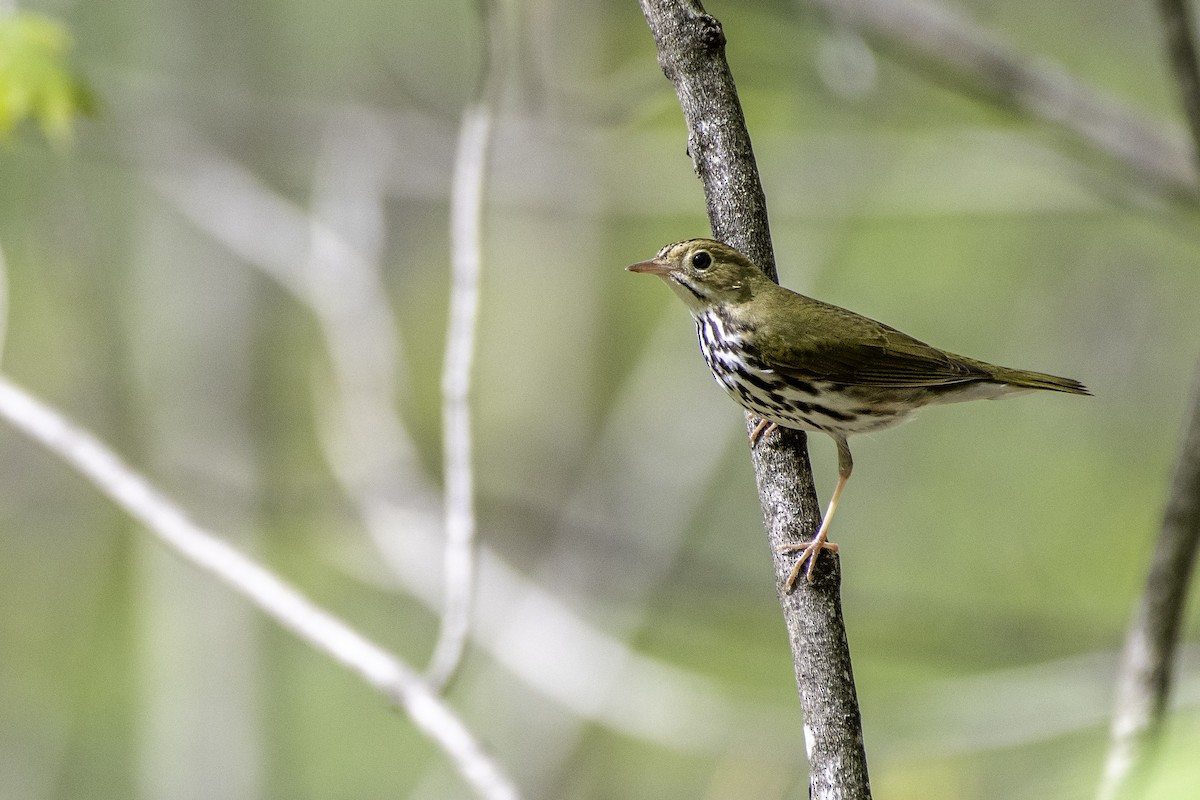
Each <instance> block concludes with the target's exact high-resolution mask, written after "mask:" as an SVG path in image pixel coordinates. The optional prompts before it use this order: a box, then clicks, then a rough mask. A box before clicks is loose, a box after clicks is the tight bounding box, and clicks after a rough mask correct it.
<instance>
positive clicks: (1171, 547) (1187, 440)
mask: <svg viewBox="0 0 1200 800" xmlns="http://www.w3.org/2000/svg"><path fill="white" fill-rule="evenodd" d="M1198 549H1200V371H1198V372H1197V379H1196V383H1195V389H1194V391H1193V398H1192V409H1191V418H1190V420H1189V421H1188V425H1187V430H1186V431H1185V433H1184V437H1183V446H1182V448H1181V449H1180V452H1179V460H1178V462H1177V463H1176V466H1175V477H1174V479H1173V481H1172V483H1171V494H1170V496H1169V497H1168V499H1167V507H1166V511H1165V512H1164V514H1163V521H1162V530H1161V531H1160V532H1159V536H1158V541H1157V543H1156V544H1155V546H1154V553H1153V555H1152V556H1151V558H1150V572H1149V574H1148V575H1147V576H1146V588H1145V590H1144V591H1143V592H1142V599H1141V603H1140V604H1139V606H1138V609H1137V612H1136V613H1135V614H1134V619H1133V622H1132V624H1131V625H1130V628H1129V635H1128V637H1127V638H1126V640H1125V651H1124V653H1123V654H1122V656H1121V667H1120V671H1119V673H1118V677H1117V705H1116V713H1115V715H1114V717H1113V722H1112V741H1111V743H1110V745H1109V751H1108V757H1107V759H1106V762H1105V765H1104V778H1103V781H1102V784H1101V788H1100V792H1099V795H1098V796H1099V797H1100V798H1102V800H1111V799H1112V798H1117V797H1121V796H1123V795H1124V793H1125V792H1126V791H1127V790H1128V789H1129V788H1131V787H1132V786H1133V785H1134V784H1135V783H1136V779H1137V777H1138V776H1139V775H1140V774H1142V773H1143V771H1144V768H1145V766H1146V762H1147V760H1148V757H1149V755H1150V753H1151V751H1152V750H1153V748H1154V744H1155V741H1156V740H1157V738H1158V734H1159V732H1160V730H1161V728H1162V721H1163V714H1164V712H1165V711H1166V707H1167V698H1168V694H1169V691H1170V688H1171V683H1172V672H1173V667H1174V663H1175V654H1176V651H1177V650H1178V646H1179V626H1180V623H1181V621H1182V617H1183V611H1184V606H1185V604H1186V600H1187V592H1188V584H1189V582H1190V580H1191V577H1192V572H1193V571H1194V570H1195V566H1196V553H1197V550H1198Z"/></svg>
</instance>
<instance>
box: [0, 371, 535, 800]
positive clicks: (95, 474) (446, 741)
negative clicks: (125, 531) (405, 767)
mask: <svg viewBox="0 0 1200 800" xmlns="http://www.w3.org/2000/svg"><path fill="white" fill-rule="evenodd" d="M0 415H3V416H4V418H5V419H6V420H8V422H9V424H10V425H12V426H13V427H15V428H17V429H18V430H20V431H21V432H23V433H24V434H26V435H27V436H29V437H31V438H33V439H35V440H37V441H38V442H40V443H41V444H42V445H43V446H44V447H45V448H46V449H47V450H49V451H50V452H52V453H54V454H55V455H57V456H58V457H59V458H61V459H63V460H64V461H65V462H66V463H67V464H68V465H70V466H71V467H72V468H73V469H75V470H76V471H78V472H79V473H80V474H82V475H83V477H85V478H86V479H87V480H88V481H90V482H91V483H92V484H93V485H94V486H95V487H96V488H97V489H99V490H100V491H101V492H102V493H103V494H104V495H106V496H107V497H108V498H109V499H110V500H112V501H113V502H114V503H116V504H117V505H118V506H119V507H121V509H122V510H124V511H125V513H127V514H129V515H130V516H131V517H133V518H134V519H136V520H137V521H138V522H140V523H141V524H142V525H143V526H144V527H145V528H146V529H147V530H148V531H149V532H150V533H152V534H153V535H155V536H156V537H157V538H158V539H159V540H160V541H161V542H162V543H163V544H164V545H165V546H166V547H168V548H170V549H171V550H172V551H173V552H175V553H176V554H178V555H179V556H180V557H182V558H184V559H186V560H188V561H190V562H191V563H192V564H193V565H194V566H196V567H198V568H199V569H201V570H203V571H205V572H207V573H208V574H209V575H211V576H212V577H214V578H216V579H218V580H220V581H221V582H222V583H223V584H225V585H226V586H227V587H228V588H230V589H232V590H234V591H236V592H237V593H239V594H241V595H242V596H243V597H245V598H246V599H247V600H249V601H250V602H252V603H253V604H254V605H256V606H257V607H258V608H259V610H260V611H262V612H263V613H264V614H266V615H267V616H269V617H271V618H272V619H274V620H275V621H276V622H278V623H279V624H280V625H282V626H283V627H284V628H287V629H288V630H290V631H291V632H292V633H294V634H295V635H296V636H297V637H299V638H300V639H301V640H303V641H304V642H305V643H307V644H308V645H309V646H310V647H312V648H313V649H315V650H317V651H319V652H322V653H324V654H325V655H327V656H329V657H330V658H332V659H333V660H334V661H336V662H338V663H339V664H341V665H342V666H344V667H346V668H347V669H349V670H350V671H352V672H354V673H356V674H357V675H358V676H359V677H360V678H362V679H363V680H364V681H365V682H366V683H367V684H368V685H370V686H371V687H373V688H374V689H376V690H377V691H378V692H380V693H381V694H383V695H384V696H385V697H387V698H388V700H389V701H390V702H392V703H395V704H396V705H397V706H399V707H400V708H402V709H403V710H404V711H405V712H406V713H407V714H408V716H409V718H410V719H411V720H412V722H413V724H414V725H416V726H417V727H418V728H419V729H420V730H421V731H422V732H423V733H425V734H426V735H427V736H429V737H430V738H431V739H432V740H433V741H434V742H436V743H437V744H438V746H439V747H441V748H442V750H443V751H444V752H445V754H446V756H447V757H449V759H450V760H451V761H452V762H453V763H454V765H455V766H456V768H457V769H458V770H459V771H460V773H461V774H462V777H463V778H464V779H465V780H466V781H467V783H469V784H470V785H471V786H472V787H473V788H474V790H475V792H476V794H477V795H478V796H479V797H484V798H489V800H516V798H517V797H518V794H517V791H516V788H515V786H514V785H513V784H512V782H511V780H510V779H509V778H508V776H507V775H505V773H504V772H503V770H502V769H501V768H500V766H499V764H497V763H496V762H495V761H494V760H493V759H492V757H491V756H490V755H488V754H487V753H486V752H485V751H484V750H483V749H482V748H481V747H480V745H479V743H478V741H476V739H475V737H474V735H473V734H472V733H471V731H470V730H469V729H468V728H467V727H466V726H465V725H464V724H463V722H462V720H461V719H460V718H459V717H458V715H457V714H455V713H454V712H453V711H452V710H451V709H450V707H449V706H447V705H446V704H445V703H444V702H442V701H441V700H439V699H438V698H437V696H436V694H435V692H434V691H433V689H432V688H431V687H430V686H429V685H428V684H427V683H425V682H424V680H422V678H421V677H420V676H419V675H418V674H417V673H416V672H414V671H413V670H412V669H411V668H409V667H408V666H407V665H406V664H404V663H403V662H402V661H401V660H400V659H399V658H397V657H396V656H394V655H393V654H391V653H389V652H387V651H386V650H384V649H382V648H381V647H379V646H378V645H376V644H375V643H374V642H372V641H370V640H369V639H367V638H365V637H364V636H362V635H361V634H360V633H359V632H358V631H356V630H354V629H353V628H351V627H349V626H348V625H346V624H345V623H344V622H342V621H341V620H340V619H338V618H337V617H335V616H333V615H332V614H330V613H329V612H327V611H325V610H324V609H322V608H320V607H319V606H317V605H315V604H314V603H312V602H311V601H309V600H308V599H307V598H306V597H304V596H303V595H302V594H301V593H300V592H299V591H297V590H296V589H295V588H293V587H292V586H290V585H289V584H287V583H285V582H284V581H283V580H281V579H280V578H279V577H277V576H276V575H275V573H274V572H271V571H269V570H267V569H266V568H264V567H262V566H261V565H259V564H258V563H256V562H254V561H252V560H251V559H250V558H248V557H247V556H245V555H243V554H242V553H240V552H239V551H237V550H235V549H234V548H232V547H230V546H229V545H227V544H225V543H224V542H223V541H222V540H221V539H220V538H218V537H217V536H215V535H213V534H212V533H210V532H208V531H206V530H204V529H202V528H200V527H198V526H196V525H194V524H192V523H191V522H190V521H189V520H188V519H187V517H186V516H185V515H184V513H183V512H182V511H181V510H180V509H179V508H178V507H176V506H175V505H174V504H173V503H171V501H169V500H168V499H167V498H165V497H164V496H163V495H161V494H160V493H159V492H158V491H156V490H155V489H154V488H153V487H152V486H151V485H150V484H148V483H147V482H146V481H145V480H144V479H143V478H142V477H141V476H140V475H138V474H137V473H135V472H133V471H132V470H131V469H130V468H129V467H127V466H126V465H125V464H124V463H123V462H122V461H121V460H120V459H119V458H118V457H117V456H116V455H115V454H114V453H113V452H112V451H111V450H109V449H108V448H107V447H105V446H104V444H102V443H101V442H100V441H99V440H97V439H96V438H95V437H93V436H92V435H91V434H89V433H88V432H86V431H84V430H83V429H82V428H79V427H78V426H76V425H74V424H72V423H71V422H69V421H67V420H66V419H65V418H63V417H62V416H61V415H60V414H58V413H57V412H56V411H54V410H53V409H52V408H50V407H49V406H46V405H45V404H43V403H41V402H39V401H38V400H37V399H36V398H34V397H33V396H32V395H30V394H28V393H27V392H25V391H23V390H22V389H21V388H19V387H18V386H16V385H14V384H13V383H11V382H10V381H8V380H7V379H4V378H0Z"/></svg>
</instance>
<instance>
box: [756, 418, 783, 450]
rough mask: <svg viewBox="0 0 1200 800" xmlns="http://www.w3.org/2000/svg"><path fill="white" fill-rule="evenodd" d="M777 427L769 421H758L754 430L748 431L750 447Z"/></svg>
mask: <svg viewBox="0 0 1200 800" xmlns="http://www.w3.org/2000/svg"><path fill="white" fill-rule="evenodd" d="M778 427H779V426H778V425H777V424H775V423H774V422H771V420H769V419H759V421H758V424H757V425H755V426H754V430H752V431H750V446H751V447H754V446H755V445H757V444H758V440H759V439H761V438H762V437H764V436H766V435H767V434H768V433H770V432H771V431H773V430H775V429H776V428H778Z"/></svg>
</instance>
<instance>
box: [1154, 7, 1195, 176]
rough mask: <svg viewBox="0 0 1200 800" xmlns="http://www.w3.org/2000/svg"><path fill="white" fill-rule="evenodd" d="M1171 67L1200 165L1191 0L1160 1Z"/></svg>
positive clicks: (1193, 24)
mask: <svg viewBox="0 0 1200 800" xmlns="http://www.w3.org/2000/svg"><path fill="white" fill-rule="evenodd" d="M1158 11H1159V16H1161V17H1162V23H1163V32H1164V34H1165V35H1166V39H1167V54H1168V55H1169V57H1170V61H1171V69H1172V71H1173V72H1174V73H1175V80H1176V82H1177V83H1178V84H1179V95H1180V99H1181V100H1182V103H1183V115H1184V117H1185V118H1186V119H1187V124H1188V130H1189V131H1190V132H1191V134H1192V159H1193V161H1194V162H1196V163H1198V164H1200V61H1198V60H1197V57H1196V21H1195V19H1193V17H1192V9H1191V6H1190V5H1189V3H1188V0H1158Z"/></svg>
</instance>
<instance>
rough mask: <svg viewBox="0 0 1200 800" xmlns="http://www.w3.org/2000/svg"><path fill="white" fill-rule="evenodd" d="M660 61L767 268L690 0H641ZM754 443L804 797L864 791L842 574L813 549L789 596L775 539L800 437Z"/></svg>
mask: <svg viewBox="0 0 1200 800" xmlns="http://www.w3.org/2000/svg"><path fill="white" fill-rule="evenodd" d="M641 6H642V13H643V14H644V15H645V17H646V22H647V24H648V25H649V27H650V30H651V32H652V33H653V34H654V40H655V44H656V46H657V49H658V62H659V65H660V66H661V67H662V70H663V73H664V74H665V75H666V76H667V78H668V79H670V81H671V82H672V83H673V84H674V85H675V91H676V94H678V96H679V103H680V106H681V107H682V109H683V114H684V118H685V120H686V122H687V129H688V153H689V154H690V155H691V157H692V161H693V164H694V166H695V170H696V174H697V175H698V176H699V178H700V180H701V182H702V183H703V186H704V196H705V199H706V200H707V203H708V218H709V224H710V225H711V226H712V232H713V235H714V236H715V237H716V238H717V239H720V240H722V241H724V242H726V243H728V244H730V245H732V246H734V247H736V248H737V249H739V250H741V251H742V252H743V253H745V254H746V255H748V256H749V257H750V258H751V259H753V260H754V262H755V263H756V264H758V265H759V266H760V267H761V268H762V269H763V271H764V272H766V273H767V274H768V275H770V276H771V277H772V278H776V275H775V260H774V256H773V253H772V250H771V237H770V230H769V228H768V224H767V204H766V198H765V196H764V194H763V190H762V185H761V183H760V182H759V177H758V168H757V166H756V164H755V161H754V153H753V149H752V148H751V145H750V136H749V133H748V132H747V130H746V123H745V118H744V117H743V115H742V109H741V103H740V101H739V100H738V96H737V90H736V88H735V87H734V83H733V76H732V75H731V74H730V72H729V67H728V64H727V63H726V61H725V34H724V31H723V30H722V28H721V24H720V23H719V22H718V21H717V20H716V19H715V18H713V17H712V16H710V15H708V14H707V13H705V11H704V9H703V8H702V7H701V6H700V4H699V2H688V0H641ZM781 433H783V435H781V436H778V437H770V439H769V440H768V441H762V442H760V443H759V445H758V446H757V447H755V448H753V450H752V458H753V461H754V468H755V472H756V475H757V480H758V491H759V499H760V502H761V504H762V508H763V517H764V522H765V525H766V528H767V539H768V541H769V543H770V545H771V548H772V552H774V553H775V554H776V555H775V572H776V587H777V589H778V592H779V600H780V604H781V605H782V607H783V611H784V617H785V620H786V622H787V627H788V633H789V636H790V639H791V644H792V656H793V661H794V664H795V670H796V681H797V684H798V686H799V690H800V706H801V709H802V711H803V713H804V719H805V726H804V740H805V749H806V750H807V754H808V760H809V790H810V794H811V796H812V797H814V798H818V799H819V800H824V798H835V797H836V798H869V797H870V785H869V782H868V779H867V763H866V753H865V750H864V748H863V741H862V725H861V718H860V714H859V710H858V699H857V695H856V693H855V689H854V678H853V672H852V670H851V663H850V652H849V647H848V644H847V640H846V631H845V625H844V622H843V620H842V614H841V599H840V593H839V589H840V584H841V572H840V566H839V565H838V562H837V560H836V559H834V558H827V557H822V558H821V559H820V561H819V565H818V570H817V579H816V581H815V582H814V583H812V584H808V583H803V584H802V585H801V586H799V587H797V589H796V591H795V592H793V593H791V594H789V593H788V592H787V589H786V577H787V573H788V571H789V570H790V569H791V559H790V558H787V557H785V556H783V555H780V554H779V548H780V546H781V545H784V544H790V543H794V542H796V541H798V540H800V539H801V538H802V537H803V536H806V535H807V536H809V537H811V536H812V534H813V532H814V531H815V530H816V527H817V522H818V519H819V514H818V508H817V500H816V492H815V490H814V488H813V480H812V470H811V467H810V466H809V461H808V451H807V448H806V446H805V445H806V441H807V440H806V437H805V435H804V434H803V433H801V432H799V431H786V432H783V431H781Z"/></svg>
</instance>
